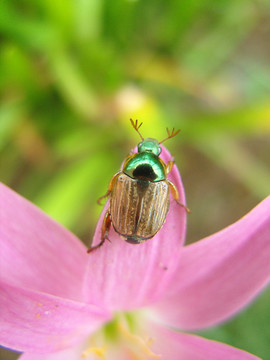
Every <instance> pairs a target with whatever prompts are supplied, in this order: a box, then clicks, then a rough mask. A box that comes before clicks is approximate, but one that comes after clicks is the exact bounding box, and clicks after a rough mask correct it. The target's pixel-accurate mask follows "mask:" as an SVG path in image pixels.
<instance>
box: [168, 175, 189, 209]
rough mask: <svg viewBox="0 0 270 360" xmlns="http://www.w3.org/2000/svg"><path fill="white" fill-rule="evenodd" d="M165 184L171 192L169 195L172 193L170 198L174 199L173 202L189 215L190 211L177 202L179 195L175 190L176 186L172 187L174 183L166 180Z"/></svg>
mask: <svg viewBox="0 0 270 360" xmlns="http://www.w3.org/2000/svg"><path fill="white" fill-rule="evenodd" d="M167 182H168V184H169V186H170V190H171V193H172V197H173V198H174V200H175V201H176V202H177V204H178V205H180V206H182V207H183V208H184V209H185V210H186V212H187V213H190V210H189V208H188V207H186V205H184V204H182V203H181V202H180V201H179V194H178V190H177V188H176V186H175V185H174V183H172V182H171V181H170V180H168V179H167Z"/></svg>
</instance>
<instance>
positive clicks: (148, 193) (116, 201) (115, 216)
mask: <svg viewBox="0 0 270 360" xmlns="http://www.w3.org/2000/svg"><path fill="white" fill-rule="evenodd" d="M169 199H170V193H169V186H168V184H167V182H166V180H164V181H158V182H150V181H146V180H136V179H132V178H131V177H129V176H127V175H126V174H124V173H122V174H120V175H119V177H118V178H117V180H116V183H115V184H114V187H113V190H112V193H111V202H110V212H111V218H112V223H113V227H114V229H115V231H117V232H118V233H119V234H121V235H123V236H124V237H132V236H135V237H137V238H141V239H150V238H152V237H153V236H154V235H155V234H156V233H157V232H158V231H159V230H160V228H161V227H162V225H163V224H164V221H165V219H166V215H167V212H168V210H169Z"/></svg>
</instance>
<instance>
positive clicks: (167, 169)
mask: <svg viewBox="0 0 270 360" xmlns="http://www.w3.org/2000/svg"><path fill="white" fill-rule="evenodd" d="M173 165H174V157H172V158H171V160H170V161H168V162H167V164H166V174H167V175H168V174H169V172H170V171H171V170H172V167H173Z"/></svg>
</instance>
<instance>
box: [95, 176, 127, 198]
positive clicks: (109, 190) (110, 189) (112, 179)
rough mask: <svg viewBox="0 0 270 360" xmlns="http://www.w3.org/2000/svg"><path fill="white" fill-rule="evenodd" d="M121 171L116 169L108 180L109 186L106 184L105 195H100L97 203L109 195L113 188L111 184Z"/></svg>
mask: <svg viewBox="0 0 270 360" xmlns="http://www.w3.org/2000/svg"><path fill="white" fill-rule="evenodd" d="M121 172H122V171H118V172H117V173H116V174H115V175H114V176H113V177H112V178H111V180H110V182H109V186H108V190H107V192H106V194H105V195H103V196H101V197H100V198H99V199H98V200H97V203H98V205H101V203H100V201H101V200H102V199H105V198H106V197H108V196H109V195H110V193H111V192H112V189H113V185H114V183H115V180H116V179H117V178H118V176H119V175H120V174H121Z"/></svg>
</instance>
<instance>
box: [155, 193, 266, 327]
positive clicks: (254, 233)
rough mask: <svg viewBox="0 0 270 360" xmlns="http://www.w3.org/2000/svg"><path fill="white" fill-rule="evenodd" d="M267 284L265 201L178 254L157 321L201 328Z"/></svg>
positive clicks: (235, 308)
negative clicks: (176, 268) (161, 320)
mask: <svg viewBox="0 0 270 360" xmlns="http://www.w3.org/2000/svg"><path fill="white" fill-rule="evenodd" d="M269 279H270V197H268V198H267V199H266V200H264V201H263V202H262V203H260V204H259V205H258V206H257V207H256V208H255V209H253V210H252V211H251V212H250V213H249V214H247V215H246V216H245V217H243V218H242V219H240V220H239V221H238V222H236V223H235V224H233V225H231V226H229V227H227V228H226V229H224V230H222V231H220V232H218V233H216V234H214V235H212V236H209V237H208V238H206V239H204V240H201V241H199V242H197V243H195V244H193V245H190V246H187V247H186V248H183V250H182V257H181V261H180V263H179V267H178V270H177V272H176V275H175V277H174V278H173V279H172V282H171V286H170V292H169V291H167V293H166V295H165V296H166V297H165V299H164V301H162V302H160V304H159V307H158V310H159V313H160V315H161V314H162V316H163V317H164V318H165V319H166V322H169V323H170V324H171V325H174V326H177V327H180V328H185V329H194V328H203V327H205V326H209V325H212V324H215V323H217V322H219V321H222V320H224V319H226V318H227V317H229V316H231V315H232V314H233V313H235V312H237V311H239V310H240V309H241V308H243V306H245V305H246V304H247V303H248V302H249V301H250V300H251V299H252V298H254V296H256V295H257V294H258V293H259V292H260V291H261V290H262V289H263V288H264V287H265V286H266V284H267V283H268V282H269Z"/></svg>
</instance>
